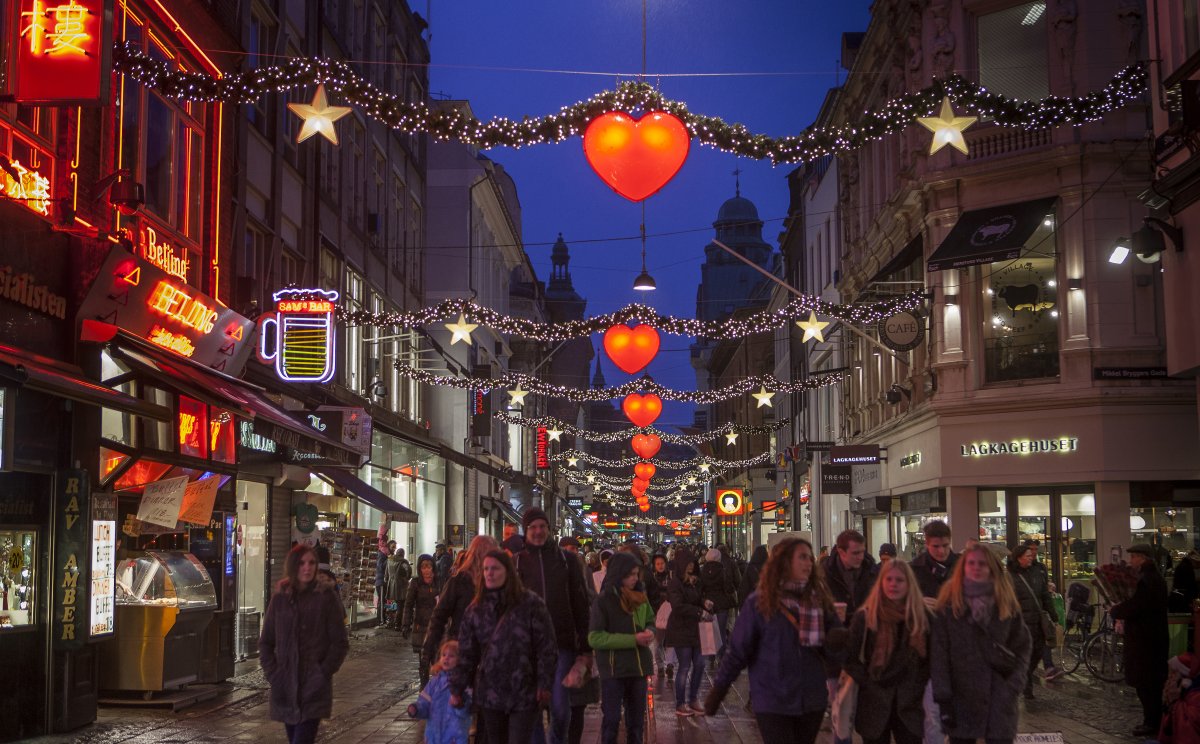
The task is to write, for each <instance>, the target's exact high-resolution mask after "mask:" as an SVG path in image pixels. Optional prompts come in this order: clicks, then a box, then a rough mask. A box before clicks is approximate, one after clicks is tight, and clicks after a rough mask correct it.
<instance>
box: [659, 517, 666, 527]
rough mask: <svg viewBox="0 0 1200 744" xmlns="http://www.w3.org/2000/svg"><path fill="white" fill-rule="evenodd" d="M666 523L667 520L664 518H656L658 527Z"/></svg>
mask: <svg viewBox="0 0 1200 744" xmlns="http://www.w3.org/2000/svg"><path fill="white" fill-rule="evenodd" d="M666 523H667V518H666V517H659V518H658V526H659V527H662V526H663V525H664V524H666Z"/></svg>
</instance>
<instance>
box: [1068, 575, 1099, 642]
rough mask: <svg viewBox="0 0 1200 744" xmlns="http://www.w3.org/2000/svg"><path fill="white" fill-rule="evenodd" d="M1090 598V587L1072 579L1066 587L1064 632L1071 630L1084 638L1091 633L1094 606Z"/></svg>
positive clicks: (1094, 617) (1094, 611) (1094, 615)
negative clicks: (1065, 622)
mask: <svg viewBox="0 0 1200 744" xmlns="http://www.w3.org/2000/svg"><path fill="white" fill-rule="evenodd" d="M1091 598H1092V588H1091V587H1090V586H1088V585H1087V584H1085V583H1083V582H1081V581H1073V582H1071V585H1070V586H1068V587H1067V624H1066V632H1067V633H1068V634H1070V633H1071V631H1072V630H1075V632H1077V633H1079V634H1080V635H1082V636H1084V637H1085V638H1086V637H1087V636H1088V635H1090V634H1091V632H1092V624H1093V623H1094V622H1095V621H1096V607H1095V605H1093V604H1091V601H1090V600H1091ZM1076 629H1077V630H1076Z"/></svg>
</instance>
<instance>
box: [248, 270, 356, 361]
mask: <svg viewBox="0 0 1200 744" xmlns="http://www.w3.org/2000/svg"><path fill="white" fill-rule="evenodd" d="M272 299H273V300H274V301H275V312H272V313H266V314H264V315H263V316H262V317H261V318H260V319H259V341H258V360H259V361H260V362H262V363H263V364H270V363H271V362H272V361H274V363H275V373H276V374H278V375H279V379H281V380H286V381H288V382H329V381H330V380H331V379H333V373H334V368H335V365H334V353H333V352H334V324H333V311H334V303H335V302H337V299H338V293H337V292H336V291H334V290H324V289H281V290H279V291H278V292H276V293H275V294H274V295H273V296H272ZM272 329H274V333H273V334H272V333H268V331H270V330H272Z"/></svg>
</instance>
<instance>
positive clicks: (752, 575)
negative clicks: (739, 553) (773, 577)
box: [738, 545, 768, 602]
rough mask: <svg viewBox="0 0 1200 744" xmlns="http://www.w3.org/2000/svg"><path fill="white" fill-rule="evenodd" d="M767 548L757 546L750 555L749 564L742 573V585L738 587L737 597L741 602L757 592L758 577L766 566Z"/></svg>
mask: <svg viewBox="0 0 1200 744" xmlns="http://www.w3.org/2000/svg"><path fill="white" fill-rule="evenodd" d="M767 553H768V551H767V546H766V545H759V546H758V547H757V548H755V549H754V552H753V553H752V554H751V555H750V563H749V564H748V565H747V566H746V570H745V571H743V572H742V584H741V586H740V587H738V597H740V598H741V600H742V601H743V602H745V601H746V597H749V596H750V595H751V594H753V593H754V592H756V591H758V577H759V576H760V575H761V574H762V569H763V566H765V565H767Z"/></svg>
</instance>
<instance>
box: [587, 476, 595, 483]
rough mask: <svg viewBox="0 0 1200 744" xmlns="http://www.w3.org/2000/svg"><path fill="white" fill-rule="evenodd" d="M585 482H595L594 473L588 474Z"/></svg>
mask: <svg viewBox="0 0 1200 744" xmlns="http://www.w3.org/2000/svg"><path fill="white" fill-rule="evenodd" d="M587 482H588V483H595V482H596V476H594V475H589V476H588V477H587Z"/></svg>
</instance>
